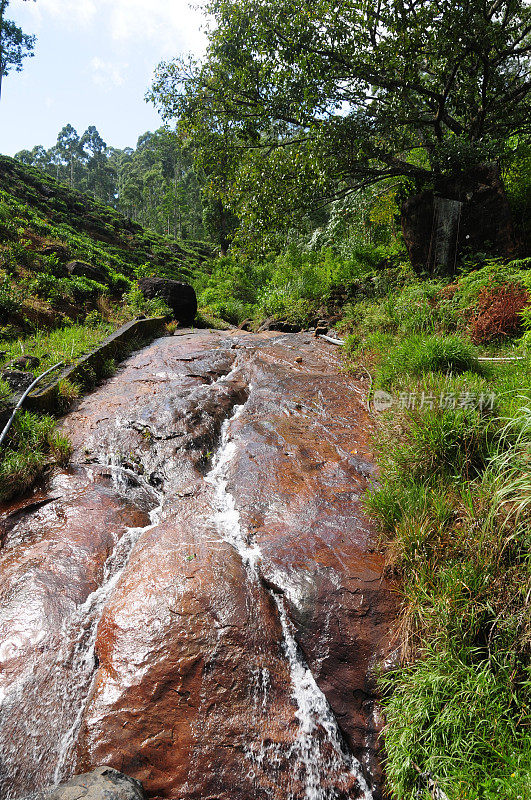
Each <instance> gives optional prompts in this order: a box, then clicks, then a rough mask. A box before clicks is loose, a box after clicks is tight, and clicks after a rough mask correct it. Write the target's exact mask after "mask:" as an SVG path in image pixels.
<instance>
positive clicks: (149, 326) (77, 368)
mask: <svg viewBox="0 0 531 800" xmlns="http://www.w3.org/2000/svg"><path fill="white" fill-rule="evenodd" d="M165 322H166V318H165V317H147V318H146V319H134V320H132V321H131V322H127V323H126V324H125V325H122V327H121V328H118V330H117V331H115V332H114V333H112V334H111V335H110V336H108V337H107V338H106V339H105V340H104V341H103V342H102V343H101V344H100V345H98V347H96V348H95V349H94V350H92V352H90V353H88V355H86V356H83V358H81V359H80V360H79V361H77V362H76V363H75V364H74V365H72V366H70V367H67V368H66V369H64V370H63V371H62V372H61V373H60V374H59V375H58V377H57V378H55V379H54V380H53V381H52V383H49V384H48V385H46V386H44V388H40V387H38V388H36V389H35V390H34V391H33V392H31V394H30V395H28V397H27V399H26V401H25V403H24V408H26V409H27V410H28V411H44V412H53V411H54V410H56V401H57V389H58V384H59V381H61V380H64V379H65V378H68V379H69V380H71V381H74V382H75V380H76V378H78V379H79V378H82V377H83V375H84V374H86V371H87V369H91V370H94V371H95V372H96V374H98V371H99V370H100V369H101V367H102V366H103V363H104V362H105V361H107V360H108V359H111V358H117V357H119V356H120V352H121V351H122V350H123V346H124V345H127V344H129V343H130V342H131V341H133V340H134V339H135V338H136V337H139V338H141V339H143V340H148V339H152V338H155V337H156V336H157V335H160V334H161V333H162V331H163V330H164V325H165Z"/></svg>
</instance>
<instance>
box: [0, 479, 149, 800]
mask: <svg viewBox="0 0 531 800" xmlns="http://www.w3.org/2000/svg"><path fill="white" fill-rule="evenodd" d="M146 520H147V517H146V514H145V513H143V512H141V511H139V510H138V509H137V508H135V507H134V506H131V505H130V504H129V503H128V502H126V501H125V500H123V499H121V498H119V497H117V495H116V492H115V490H114V489H113V488H112V485H111V484H110V481H108V480H107V481H102V482H99V481H93V480H92V479H91V476H90V475H89V474H88V473H87V471H86V470H75V471H71V472H69V473H63V474H60V475H58V476H56V478H55V479H54V480H53V481H52V483H51V485H50V487H49V490H48V492H47V493H45V494H42V495H37V496H36V497H34V498H32V500H31V501H27V500H26V501H25V502H19V503H16V504H13V505H12V506H9V507H7V508H6V507H4V513H3V515H2V524H1V530H2V537H1V539H2V550H1V551H0V703H1V724H0V754H1V758H2V770H1V771H0V786H1V788H2V796H4V797H5V796H11V797H16V796H19V795H20V794H23V793H28V792H31V791H33V790H35V789H39V788H42V787H43V786H46V785H48V784H49V783H50V782H51V781H52V780H53V772H54V770H55V765H56V762H57V757H58V744H59V743H58V739H59V738H60V736H61V734H62V733H63V732H64V730H65V729H66V728H67V727H68V726H69V724H71V722H72V721H73V717H75V713H76V711H75V709H76V706H77V705H78V704H79V702H80V701H81V700H82V692H83V686H80V687H79V689H80V694H81V696H79V695H76V691H75V688H74V687H73V686H72V685H71V684H72V675H71V674H70V667H71V660H72V654H73V650H74V648H75V644H76V639H77V637H79V636H82V634H83V630H84V629H85V627H86V623H85V620H80V621H79V622H80V624H79V625H78V624H77V621H78V620H76V611H77V609H78V608H79V607H80V606H82V604H83V603H85V601H86V600H87V598H88V597H89V595H90V594H91V592H94V591H95V590H96V589H97V588H98V586H99V584H100V582H101V580H102V576H103V569H104V564H105V562H106V561H107V559H108V558H109V556H110V554H111V552H112V551H113V549H114V547H115V545H116V543H117V542H118V541H119V539H120V538H121V536H122V535H123V534H124V533H125V532H126V530H127V528H128V527H134V526H138V525H142V526H143V525H145V524H146ZM86 688H87V687H86V686H85V691H86ZM70 689H72V691H71V692H70ZM7 763H9V773H8V770H7V768H6V764H7Z"/></svg>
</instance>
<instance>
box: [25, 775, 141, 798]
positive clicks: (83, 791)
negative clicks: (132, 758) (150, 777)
mask: <svg viewBox="0 0 531 800" xmlns="http://www.w3.org/2000/svg"><path fill="white" fill-rule="evenodd" d="M145 797H146V796H145V794H144V790H143V788H142V784H141V783H140V781H137V780H135V779H134V778H129V777H128V776H127V775H124V774H123V773H121V772H117V770H115V769H111V767H98V769H95V770H94V771H93V772H86V773H85V774H84V775H76V776H75V777H74V778H72V779H71V780H69V781H68V782H67V783H63V784H62V785H61V786H58V787H57V789H54V790H53V791H52V792H43V793H39V794H37V795H32V800H145Z"/></svg>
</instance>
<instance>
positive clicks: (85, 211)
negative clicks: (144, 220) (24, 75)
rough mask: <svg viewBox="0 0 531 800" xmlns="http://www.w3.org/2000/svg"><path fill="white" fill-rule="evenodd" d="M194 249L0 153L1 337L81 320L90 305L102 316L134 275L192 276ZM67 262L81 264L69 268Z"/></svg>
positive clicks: (197, 253)
mask: <svg viewBox="0 0 531 800" xmlns="http://www.w3.org/2000/svg"><path fill="white" fill-rule="evenodd" d="M201 250H202V252H203V254H204V253H205V246H204V245H202V246H198V247H194V246H190V245H187V244H184V243H182V242H175V241H173V240H169V239H166V238H163V237H161V236H159V235H157V234H154V233H151V232H149V231H146V230H145V229H143V228H142V227H141V226H140V225H138V224H136V223H134V222H132V221H131V220H128V219H126V218H125V217H123V216H122V215H120V214H119V213H117V212H116V211H114V210H113V209H111V208H109V207H107V206H105V205H102V204H101V203H98V202H95V201H94V200H92V199H91V198H89V197H88V196H86V195H83V194H80V193H78V192H74V191H71V190H70V189H68V188H66V187H65V186H62V185H60V184H59V183H57V181H55V180H54V179H53V178H51V177H49V176H48V175H45V174H44V173H42V172H40V171H38V170H36V169H33V168H31V167H26V166H23V165H21V164H19V163H18V162H16V161H14V160H13V159H10V158H6V157H0V337H1V338H6V337H7V338H12V337H13V336H17V335H19V334H20V333H31V332H33V331H34V330H35V329H36V328H50V327H56V326H59V325H62V324H64V323H68V322H69V321H72V320H73V321H77V322H79V321H83V320H84V319H85V318H86V316H87V314H88V313H90V312H91V311H94V310H95V309H97V310H98V311H99V313H101V314H102V316H103V318H106V317H109V315H110V309H111V306H112V304H113V302H116V301H119V300H120V299H121V297H122V296H123V294H124V292H127V290H130V289H131V287H132V286H133V281H134V279H135V278H136V277H139V276H143V275H150V274H157V275H164V276H166V277H171V278H176V279H179V280H185V281H193V279H194V275H195V273H196V271H197V269H198V265H199V264H200V261H201V255H200V251H201ZM72 261H80V262H83V265H81V264H80V265H78V266H77V267H76V268H74V269H73V270H72V268H70V271H69V269H67V264H70V262H72Z"/></svg>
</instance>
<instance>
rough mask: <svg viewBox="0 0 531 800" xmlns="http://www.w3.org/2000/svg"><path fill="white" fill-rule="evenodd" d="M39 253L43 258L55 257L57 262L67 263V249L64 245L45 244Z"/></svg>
mask: <svg viewBox="0 0 531 800" xmlns="http://www.w3.org/2000/svg"><path fill="white" fill-rule="evenodd" d="M41 253H42V255H43V256H57V259H58V261H68V256H69V252H68V247H66V246H65V245H64V244H47V245H45V246H44V247H43V248H42V250H41Z"/></svg>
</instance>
